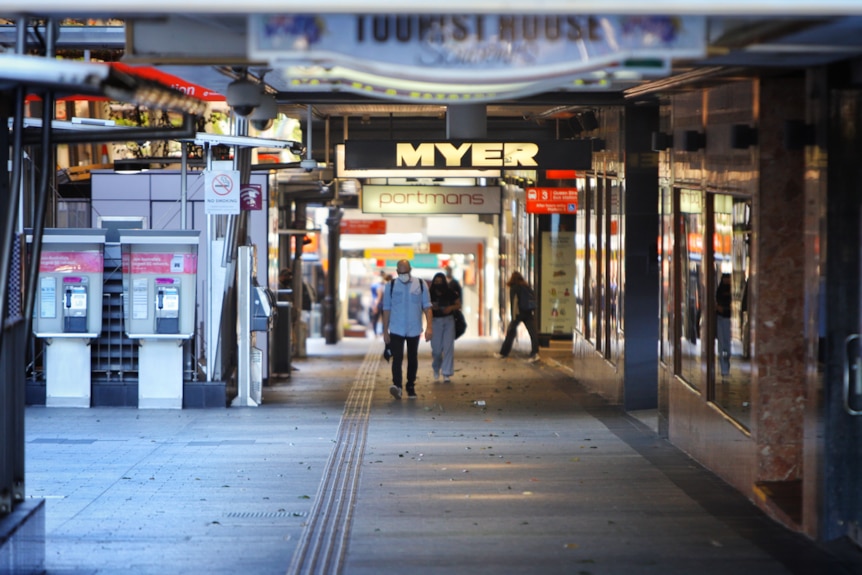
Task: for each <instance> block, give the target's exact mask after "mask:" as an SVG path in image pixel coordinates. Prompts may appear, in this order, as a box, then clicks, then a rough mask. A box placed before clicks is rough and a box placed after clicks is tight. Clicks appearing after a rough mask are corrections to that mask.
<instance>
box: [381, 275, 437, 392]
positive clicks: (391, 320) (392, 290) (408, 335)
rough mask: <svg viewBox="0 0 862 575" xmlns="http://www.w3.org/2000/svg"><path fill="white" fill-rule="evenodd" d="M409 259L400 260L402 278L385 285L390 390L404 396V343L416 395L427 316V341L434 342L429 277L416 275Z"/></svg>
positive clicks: (411, 389)
mask: <svg viewBox="0 0 862 575" xmlns="http://www.w3.org/2000/svg"><path fill="white" fill-rule="evenodd" d="M411 271H412V268H411V266H410V262H409V261H408V260H399V261H398V265H397V266H396V272H397V274H398V277H397V278H396V279H394V280H392V281H391V282H389V284H387V285H385V286H384V287H383V341H384V342H385V343H386V345H387V346H389V349H390V351H391V352H392V385H391V386H390V387H389V393H391V394H392V397H394V398H395V399H401V389H402V377H403V375H402V372H401V364H402V363H403V361H404V344H405V343H406V344H407V385H406V388H407V397H408V398H410V399H414V398H415V397H416V372H417V371H418V370H419V336H420V335H422V318H423V316H424V318H425V341H431V335H432V332H433V328H432V325H433V323H432V316H431V297H430V295H429V293H428V286H426V285H425V280H423V279H421V278H414V277H413V276H412V275H411V273H410V272H411Z"/></svg>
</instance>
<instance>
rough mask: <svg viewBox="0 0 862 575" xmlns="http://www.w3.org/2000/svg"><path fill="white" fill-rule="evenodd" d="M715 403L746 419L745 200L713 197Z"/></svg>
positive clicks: (748, 372) (748, 207) (748, 385)
mask: <svg viewBox="0 0 862 575" xmlns="http://www.w3.org/2000/svg"><path fill="white" fill-rule="evenodd" d="M713 202H714V207H715V210H714V213H715V222H714V226H715V239H714V262H715V278H716V280H715V283H716V291H715V308H716V317H715V322H716V324H715V334H716V342H715V344H716V348H715V382H714V385H715V393H714V396H715V403H716V404H718V405H719V406H721V408H722V409H723V410H724V411H726V412H727V413H728V414H729V415H730V416H731V417H733V418H734V419H736V420H737V421H738V422H739V423H741V424H742V425H744V426H746V427H748V426H749V424H750V412H749V403H750V401H751V337H750V333H751V327H750V325H749V321H748V273H749V256H750V253H749V249H750V243H749V240H750V234H751V229H750V225H749V223H750V215H751V203H750V202H749V201H748V200H746V199H740V198H734V197H733V196H728V195H716V196H715V197H714V200H713Z"/></svg>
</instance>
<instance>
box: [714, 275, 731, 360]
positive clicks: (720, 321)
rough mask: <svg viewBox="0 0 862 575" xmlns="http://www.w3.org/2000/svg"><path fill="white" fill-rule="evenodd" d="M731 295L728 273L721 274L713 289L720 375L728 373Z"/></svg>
mask: <svg viewBox="0 0 862 575" xmlns="http://www.w3.org/2000/svg"><path fill="white" fill-rule="evenodd" d="M732 299H733V296H732V294H731V291H730V274H721V280H720V281H719V283H718V288H716V290H715V316H716V317H715V337H716V339H718V362H719V366H720V368H721V376H722V377H727V375H728V374H729V373H730V305H731V301H732Z"/></svg>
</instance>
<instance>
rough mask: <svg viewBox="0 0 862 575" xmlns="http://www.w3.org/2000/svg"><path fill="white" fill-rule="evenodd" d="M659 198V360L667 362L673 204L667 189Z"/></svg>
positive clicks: (670, 338) (670, 345)
mask: <svg viewBox="0 0 862 575" xmlns="http://www.w3.org/2000/svg"><path fill="white" fill-rule="evenodd" d="M659 193H660V197H659V204H660V205H659V214H660V215H659V217H660V218H661V220H660V222H659V227H660V230H659V249H658V253H659V258H660V261H659V264H660V266H661V286H659V287H660V289H659V297H660V298H661V302H660V304H659V311H660V314H661V317H660V324H659V330H660V335H659V344H660V345H659V358H660V359H661V361H663V362H665V363H667V361H668V360H669V359H671V358H673V350H674V345H673V330H671V329H670V318H671V317H673V312H672V309H671V306H672V305H673V302H672V300H671V295H672V294H671V290H670V286H671V278H673V275H672V274H673V202H672V197H673V196H672V195H671V191H670V189H669V188H666V187H663V188H662V189H661V190H660V192H659Z"/></svg>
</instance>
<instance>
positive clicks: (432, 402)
mask: <svg viewBox="0 0 862 575" xmlns="http://www.w3.org/2000/svg"><path fill="white" fill-rule="evenodd" d="M497 345H498V343H497V342H496V341H492V340H470V341H459V342H458V347H457V362H456V367H457V368H458V371H457V372H456V374H455V377H454V378H453V382H452V383H451V384H444V383H434V382H433V381H432V380H431V369H430V351H429V346H428V344H426V343H423V344H422V345H421V346H420V354H421V358H422V364H421V368H420V381H419V383H418V385H417V392H418V394H419V398H418V399H416V400H408V399H406V398H405V399H402V400H401V401H396V400H393V399H392V397H391V396H390V395H389V393H388V387H389V376H388V365H387V364H386V363H385V362H384V361H383V360H382V358H381V356H380V353H379V352H381V351H382V343H381V342H380V341H379V340H378V341H371V340H350V339H348V340H344V341H342V342H341V343H339V344H337V345H333V346H327V345H325V344H324V343H323V342H322V340H319V341H318V340H313V341H311V342H310V344H309V348H308V351H309V356H310V357H309V358H308V359H303V360H298V361H296V362H295V366H296V367H297V368H298V371H295V372H294V373H293V377H292V378H291V379H290V380H289V381H285V382H280V383H278V382H274V383H273V385H271V386H269V387H266V388H265V389H264V394H265V402H264V404H263V405H262V406H260V407H258V408H229V409H210V410H183V411H168V410H136V409H122V408H96V409H67V408H45V407H30V408H28V409H27V443H26V449H27V452H26V458H27V459H26V461H27V480H28V484H27V486H26V488H27V494H28V496H30V497H41V498H45V499H46V500H47V501H46V506H47V512H46V516H47V525H46V539H47V542H46V549H45V556H46V563H47V564H46V569H47V572H48V573H49V574H53V575H60V574H62V575H72V574H74V575H84V574H88V575H89V574H99V575H103V574H118V573H123V574H136V575H144V574H147V575H169V574H199V573H207V574H212V575H234V574H238V573H247V574H250V575H262V574H273V575H274V574H284V573H288V574H291V575H292V574H299V573H320V574H323V573H327V574H336V573H342V574H345V575H379V574H409V575H426V574H457V575H471V574H489V575H510V574H541V575H554V574H560V575H563V574H565V575H571V574H581V575H588V574H589V575H615V574H620V575H622V574H625V575H641V574H656V575H658V574H661V575H677V574H678V575H691V574H698V575H718V574H728V573H729V574H732V575H748V574H752V575H755V574H756V575H779V574H799V575H802V574H806V575H815V574H816V575H826V574H829V575H833V574H849V573H862V553H860V552H859V551H857V550H856V549H855V548H851V547H850V546H849V545H845V544H844V543H837V544H830V545H828V546H820V545H816V544H814V543H811V542H810V541H808V540H807V539H805V538H804V537H802V536H799V535H796V534H793V533H791V532H788V531H786V530H785V529H783V528H782V527H780V526H778V524H776V523H774V522H773V521H771V520H770V519H769V518H767V517H765V516H764V515H763V514H762V513H761V512H760V511H759V510H757V509H756V508H755V507H754V506H753V505H751V504H750V503H749V502H748V501H746V500H745V499H744V498H742V497H741V496H740V495H739V494H738V493H736V492H735V491H734V490H732V489H731V488H729V487H728V486H727V485H725V484H724V483H722V482H721V481H720V480H719V479H717V478H716V477H715V476H714V475H712V474H711V473H709V472H707V471H705V470H704V469H702V468H701V467H700V466H699V465H697V464H696V463H695V462H693V461H692V460H690V459H689V458H687V457H686V456H685V455H684V454H682V453H680V452H679V451H678V450H676V449H675V448H674V447H672V446H670V445H669V444H668V443H667V442H665V441H663V440H661V439H659V438H658V437H657V436H656V435H655V433H654V432H653V430H652V429H651V428H650V426H649V425H648V424H645V423H643V422H642V421H640V420H638V419H635V418H633V417H631V416H629V415H626V414H623V413H622V412H620V411H619V410H618V409H616V408H613V407H609V406H607V405H605V404H604V402H603V401H602V400H600V399H599V398H597V397H595V396H592V395H589V394H587V393H586V392H585V391H584V390H583V389H582V388H581V387H579V386H578V385H577V383H576V382H575V381H574V380H573V378H572V373H573V372H572V370H571V367H573V366H571V365H570V360H569V365H565V366H561V365H560V364H558V363H557V362H556V361H554V357H555V356H562V357H563V359H564V361H565V357H564V356H565V351H563V352H562V353H561V352H559V351H558V352H557V353H556V354H554V353H550V352H549V353H546V352H545V350H543V351H542V354H543V358H544V359H543V360H542V361H541V362H540V363H537V364H529V363H527V362H525V361H522V360H520V359H516V358H512V359H507V360H496V359H494V358H493V357H492V356H491V354H492V352H493V351H494V350H495V349H496V347H497ZM513 355H515V354H514V353H513ZM524 357H525V356H524ZM574 368H575V370H574V372H575V375H576V366H574ZM482 402H484V403H482Z"/></svg>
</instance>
